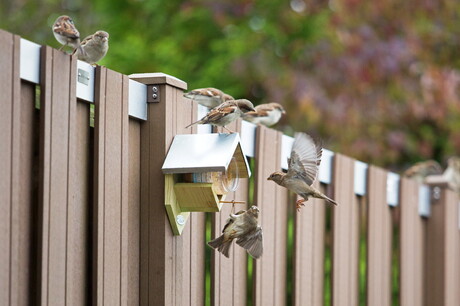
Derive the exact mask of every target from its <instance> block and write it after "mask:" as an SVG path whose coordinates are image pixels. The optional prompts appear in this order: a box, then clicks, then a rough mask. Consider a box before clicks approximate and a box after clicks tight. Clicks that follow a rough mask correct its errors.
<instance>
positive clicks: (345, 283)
mask: <svg viewBox="0 0 460 306" xmlns="http://www.w3.org/2000/svg"><path fill="white" fill-rule="evenodd" d="M333 180H334V181H333V182H334V184H333V186H334V199H335V200H336V201H337V202H338V203H339V206H336V207H333V208H332V215H333V224H332V231H333V245H332V252H333V253H332V300H333V304H334V305H357V304H358V280H359V278H358V276H359V270H358V263H359V253H358V250H359V207H358V203H357V201H356V196H355V193H354V160H353V159H351V158H349V157H346V156H344V155H341V154H335V160H334V179H333Z"/></svg>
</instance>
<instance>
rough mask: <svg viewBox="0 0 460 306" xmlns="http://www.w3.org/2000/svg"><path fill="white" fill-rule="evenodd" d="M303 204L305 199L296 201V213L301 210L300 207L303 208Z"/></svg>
mask: <svg viewBox="0 0 460 306" xmlns="http://www.w3.org/2000/svg"><path fill="white" fill-rule="evenodd" d="M303 202H305V199H300V200H297V201H296V202H295V204H296V208H297V211H300V209H301V208H302V206H305V204H304V203H303Z"/></svg>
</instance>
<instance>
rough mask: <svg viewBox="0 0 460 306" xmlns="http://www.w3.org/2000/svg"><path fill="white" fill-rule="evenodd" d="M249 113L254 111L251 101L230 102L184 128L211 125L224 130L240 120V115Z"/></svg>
mask: <svg viewBox="0 0 460 306" xmlns="http://www.w3.org/2000/svg"><path fill="white" fill-rule="evenodd" d="M250 111H254V105H252V103H251V101H249V100H246V99H239V100H230V101H227V102H224V103H222V104H221V105H219V106H218V107H215V108H213V109H211V110H210V111H209V112H208V114H207V115H206V116H204V117H203V118H201V119H200V120H198V121H196V122H194V123H192V124H189V125H188V126H186V128H188V127H190V126H192V125H194V124H211V125H214V126H222V127H224V128H225V126H226V125H228V124H230V123H232V122H233V121H235V120H236V119H238V118H240V117H241V115H242V114H244V113H247V112H250ZM225 129H227V128H225ZM227 130H228V129H227ZM230 132H231V131H230Z"/></svg>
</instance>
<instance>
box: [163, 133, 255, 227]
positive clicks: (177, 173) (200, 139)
mask: <svg viewBox="0 0 460 306" xmlns="http://www.w3.org/2000/svg"><path fill="white" fill-rule="evenodd" d="M162 171H163V173H164V174H165V206H166V212H167V213H168V218H169V222H170V223H171V228H172V230H173V232H174V234H175V235H180V234H181V233H182V230H183V228H184V226H185V224H186V222H187V219H188V216H189V214H190V212H219V211H220V209H221V207H222V203H221V201H223V200H224V199H225V195H226V194H227V193H228V192H231V191H235V190H236V189H237V188H238V181H239V179H240V178H249V177H250V176H251V171H250V170H249V165H248V162H247V160H246V157H245V155H244V154H243V151H242V149H241V144H240V138H239V136H238V134H236V133H234V134H188V135H176V136H175V137H174V139H173V142H172V144H171V147H170V148H169V152H168V155H167V156H166V159H165V161H164V163H163V167H162Z"/></svg>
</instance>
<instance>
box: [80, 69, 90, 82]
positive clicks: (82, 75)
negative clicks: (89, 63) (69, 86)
mask: <svg viewBox="0 0 460 306" xmlns="http://www.w3.org/2000/svg"><path fill="white" fill-rule="evenodd" d="M89 79H90V77H89V72H88V71H85V70H83V69H78V82H79V83H82V84H85V85H88V84H89Z"/></svg>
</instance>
